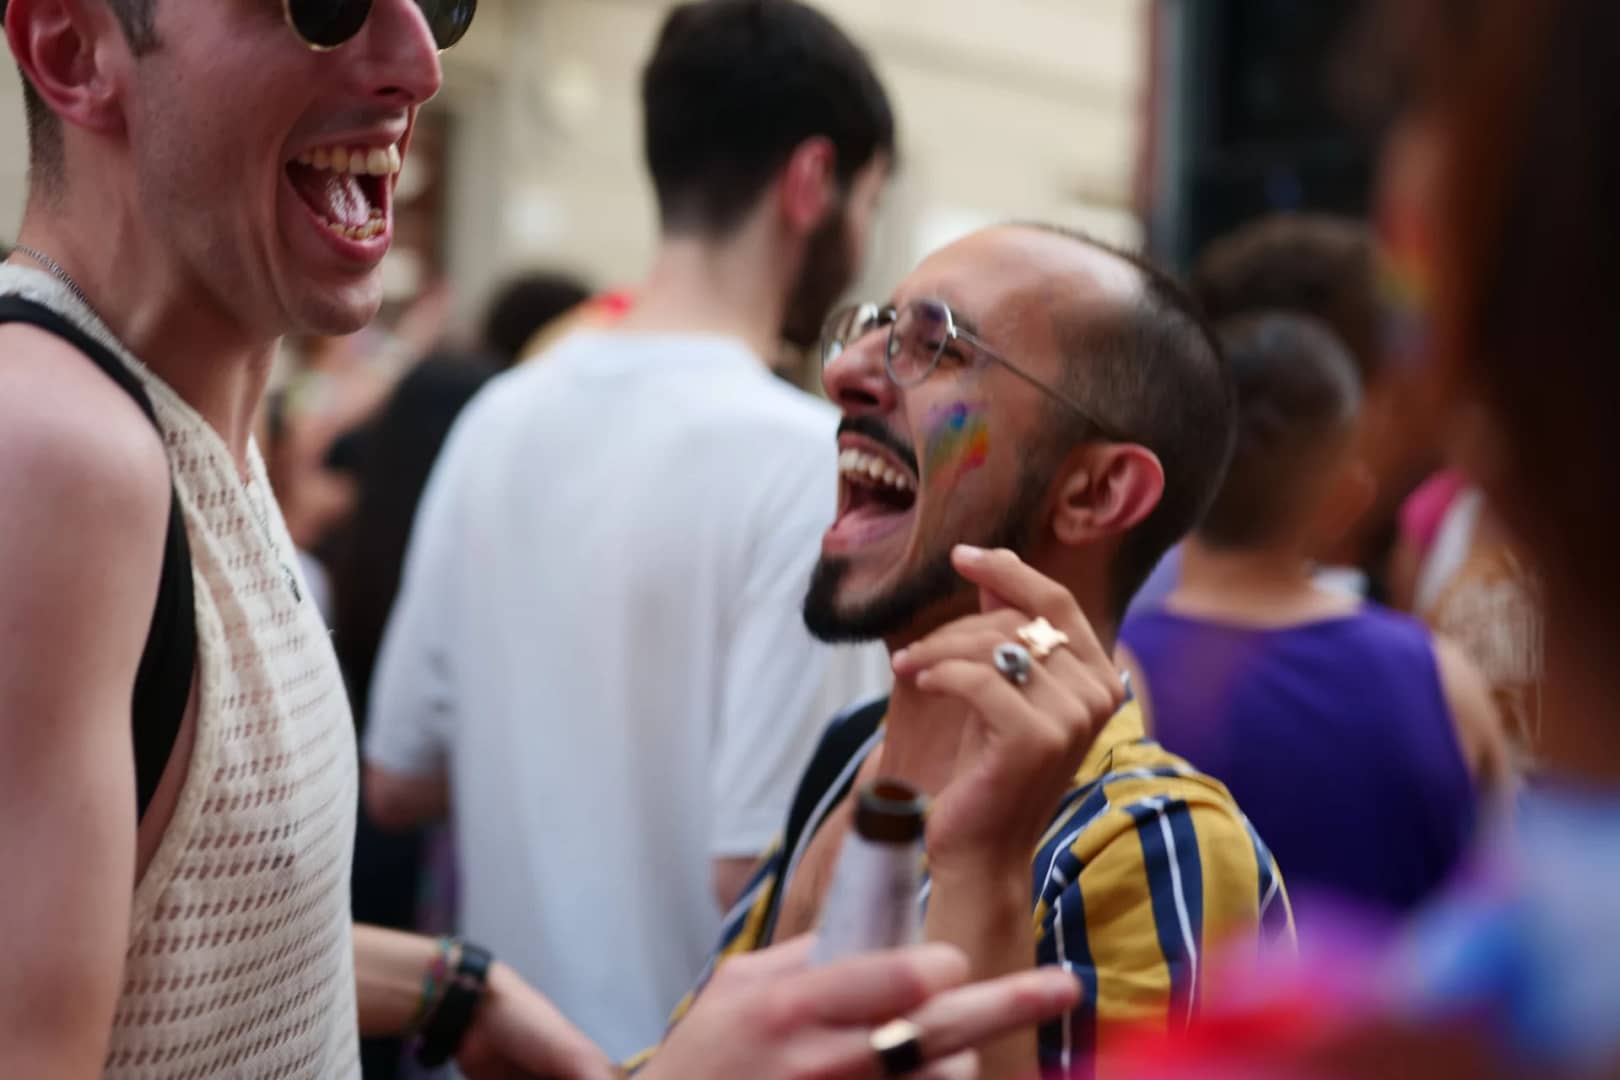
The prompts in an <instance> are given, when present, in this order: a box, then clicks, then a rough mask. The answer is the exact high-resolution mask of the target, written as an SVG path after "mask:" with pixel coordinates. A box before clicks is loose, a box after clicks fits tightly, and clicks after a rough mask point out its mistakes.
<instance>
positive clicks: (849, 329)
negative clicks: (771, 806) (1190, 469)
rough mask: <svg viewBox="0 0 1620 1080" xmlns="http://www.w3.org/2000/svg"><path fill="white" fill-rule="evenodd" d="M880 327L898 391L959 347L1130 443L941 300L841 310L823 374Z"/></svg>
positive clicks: (826, 339)
mask: <svg viewBox="0 0 1620 1080" xmlns="http://www.w3.org/2000/svg"><path fill="white" fill-rule="evenodd" d="M884 327H888V330H889V338H888V343H887V346H886V348H885V349H884V354H883V356H884V367H885V368H886V369H887V370H888V373H889V378H890V379H891V380H893V382H894V384H895V385H896V386H899V387H904V388H909V387H913V386H917V385H919V384H921V383H922V382H923V381H924V380H925V379H927V378H928V376H930V375H932V374H933V373H934V369H935V368H937V367H939V363H940V358H941V357H944V356H946V355H948V354H950V353H951V352H952V350H953V349H954V348H956V347H957V346H959V345H967V346H969V347H970V348H972V349H973V351H974V352H976V353H978V354H979V355H981V356H983V357H985V358H986V359H988V360H993V361H994V362H996V363H997V364H1000V365H1001V366H1002V367H1004V368H1006V369H1007V370H1008V371H1010V372H1012V373H1013V374H1014V375H1016V376H1018V377H1019V378H1020V379H1022V380H1024V381H1025V382H1027V383H1029V384H1030V385H1031V386H1033V387H1035V388H1036V389H1037V390H1039V391H1040V392H1041V393H1043V394H1046V395H1047V396H1048V397H1050V398H1052V400H1054V401H1056V402H1059V403H1060V404H1062V405H1066V406H1068V407H1069V408H1070V409H1072V410H1074V411H1075V412H1076V413H1078V414H1079V415H1080V417H1081V418H1082V419H1083V420H1085V421H1086V422H1087V423H1088V424H1090V425H1091V426H1092V427H1094V428H1096V429H1097V431H1098V432H1099V433H1101V434H1102V435H1103V436H1104V437H1105V438H1108V439H1111V440H1113V441H1115V442H1125V441H1129V440H1126V439H1124V438H1122V437H1121V436H1118V435H1115V434H1114V433H1113V432H1112V430H1111V429H1110V428H1109V427H1108V426H1107V425H1105V424H1103V423H1102V422H1100V421H1099V420H1097V418H1096V417H1095V416H1094V415H1093V414H1092V412H1091V410H1089V409H1087V408H1086V407H1085V406H1084V405H1082V404H1080V403H1079V402H1078V401H1076V400H1074V399H1073V398H1072V397H1070V396H1069V395H1068V394H1065V393H1064V392H1063V391H1061V390H1059V389H1057V388H1056V387H1052V386H1048V385H1047V384H1046V383H1044V382H1042V381H1041V380H1040V379H1037V378H1036V377H1035V376H1033V375H1031V374H1030V373H1029V372H1027V371H1025V370H1024V369H1023V368H1021V367H1019V366H1018V365H1017V364H1014V363H1013V362H1012V361H1011V360H1008V359H1007V358H1006V357H1004V356H1001V355H1000V354H998V353H997V352H996V351H995V350H994V349H992V348H990V346H988V345H986V344H985V343H984V342H983V341H981V340H979V339H978V338H977V337H975V336H974V335H973V334H971V333H969V332H968V331H966V330H964V329H962V328H961V327H960V326H958V325H957V324H956V316H955V315H954V314H953V313H952V312H951V308H950V305H949V304H947V303H945V302H944V301H943V300H926V299H923V300H910V301H907V302H906V303H905V304H903V305H901V306H899V307H895V306H894V305H892V304H890V305H879V304H871V303H866V304H850V305H849V306H847V307H842V308H839V309H838V310H837V311H834V312H833V313H832V314H831V315H830V316H828V318H827V321H826V323H824V324H823V325H822V330H821V366H822V369H823V370H825V369H826V368H827V367H828V366H829V365H830V364H832V363H833V362H834V361H836V360H837V359H838V357H839V356H841V355H842V354H843V352H844V350H845V349H847V348H849V347H850V346H851V345H853V344H855V343H856V342H857V341H859V340H861V339H862V338H864V337H865V336H866V335H868V334H870V333H872V332H873V331H874V330H880V329H882V328H884ZM958 359H959V360H961V361H962V362H964V363H965V362H966V360H967V358H966V357H962V356H958Z"/></svg>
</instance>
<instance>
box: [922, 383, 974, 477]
mask: <svg viewBox="0 0 1620 1080" xmlns="http://www.w3.org/2000/svg"><path fill="white" fill-rule="evenodd" d="M989 457H990V426H989V424H988V423H987V422H986V420H985V415H984V407H983V406H982V405H979V404H977V403H974V402H967V401H957V402H954V403H952V404H950V405H944V406H941V407H939V408H937V409H935V410H933V411H932V412H930V413H929V415H928V438H927V448H926V451H925V454H924V459H923V460H924V470H925V475H926V478H927V480H928V482H930V483H933V482H935V481H936V480H937V481H938V482H939V483H941V484H942V485H944V486H946V487H952V486H954V485H955V484H956V483H957V482H958V481H960V480H961V479H962V478H963V477H965V476H966V475H967V474H969V473H971V472H973V471H974V470H975V469H978V468H980V467H981V466H983V465H984V463H985V462H986V461H987V460H989Z"/></svg>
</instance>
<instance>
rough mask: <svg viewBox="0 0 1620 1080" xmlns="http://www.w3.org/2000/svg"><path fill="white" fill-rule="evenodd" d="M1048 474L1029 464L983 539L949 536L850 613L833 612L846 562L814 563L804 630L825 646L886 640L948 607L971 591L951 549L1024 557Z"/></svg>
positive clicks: (1044, 465) (1045, 466) (1045, 465)
mask: <svg viewBox="0 0 1620 1080" xmlns="http://www.w3.org/2000/svg"><path fill="white" fill-rule="evenodd" d="M1052 472H1053V463H1051V462H1048V461H1034V462H1031V464H1030V465H1029V466H1027V467H1026V468H1025V469H1024V471H1023V473H1022V475H1020V477H1019V480H1018V491H1017V494H1016V495H1015V497H1014V498H1013V501H1012V504H1011V505H1010V506H1008V507H1007V510H1006V512H1005V513H1004V514H1002V516H1001V519H1000V521H998V522H997V523H996V527H995V528H994V529H992V530H990V531H989V533H988V535H986V536H960V537H952V538H951V539H950V540H949V542H948V543H942V544H940V545H939V546H938V548H937V549H936V550H935V551H933V552H932V553H930V554H929V555H928V556H927V557H926V558H925V559H924V560H923V563H922V565H921V566H920V567H918V568H917V571H916V572H915V573H913V574H912V575H911V576H909V577H907V578H905V579H904V580H902V581H901V582H900V583H899V584H897V585H895V587H894V588H892V589H890V590H889V591H888V592H887V593H885V594H884V595H882V596H879V597H877V598H876V599H873V600H871V601H869V602H867V603H866V604H865V605H864V606H862V607H860V608H859V609H857V610H855V611H841V610H839V608H838V588H839V586H840V585H842V584H843V582H844V578H845V577H846V576H847V575H848V574H849V560H848V559H844V558H837V557H834V558H828V557H826V556H823V557H822V558H821V560H820V561H819V562H817V563H816V569H815V572H814V573H813V574H812V575H811V576H810V589H809V591H808V592H807V593H806V594H805V597H804V625H805V626H806V627H808V628H809V630H810V633H811V634H813V635H815V637H816V638H818V639H819V640H821V641H825V642H828V643H838V642H854V641H875V640H878V639H880V638H887V637H891V636H893V635H895V634H898V633H900V632H901V631H903V630H904V629H905V628H906V627H907V626H909V625H911V624H912V623H913V622H914V621H915V620H916V619H917V617H918V616H919V615H921V614H923V613H924V612H925V611H927V610H928V609H929V608H932V607H935V606H938V605H942V604H947V603H949V602H950V601H952V600H954V599H957V598H959V597H961V596H962V595H963V594H964V593H966V592H971V591H972V590H973V589H974V586H972V585H970V584H968V582H966V581H964V580H963V578H962V576H961V575H960V574H958V573H957V572H956V568H955V567H954V566H952V565H951V549H952V548H953V547H955V546H956V545H957V544H959V543H966V544H975V545H977V546H979V547H985V548H1009V549H1011V550H1012V551H1014V552H1017V553H1018V555H1019V557H1021V558H1028V557H1029V547H1030V540H1031V539H1032V538H1033V536H1034V532H1035V525H1036V515H1037V514H1038V513H1039V511H1040V507H1041V503H1042V502H1043V501H1044V500H1045V497H1046V489H1047V486H1048V485H1049V484H1050V482H1051V479H1052Z"/></svg>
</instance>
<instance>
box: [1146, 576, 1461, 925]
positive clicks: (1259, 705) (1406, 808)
mask: <svg viewBox="0 0 1620 1080" xmlns="http://www.w3.org/2000/svg"><path fill="white" fill-rule="evenodd" d="M1123 636H1124V639H1125V640H1126V641H1127V642H1128V644H1129V647H1130V650H1131V653H1132V655H1133V656H1134V657H1135V659H1136V662H1137V665H1138V669H1139V670H1140V672H1141V673H1142V677H1143V681H1144V682H1145V683H1146V685H1147V686H1148V687H1150V688H1151V689H1150V690H1149V691H1148V692H1149V693H1150V694H1151V696H1152V703H1153V732H1154V736H1155V738H1157V739H1158V740H1159V741H1160V742H1161V743H1162V744H1163V745H1165V746H1166V747H1170V748H1172V749H1173V750H1174V752H1175V753H1178V754H1180V755H1182V756H1183V757H1186V758H1187V759H1188V760H1190V761H1193V762H1196V763H1197V764H1198V767H1199V768H1200V769H1203V770H1204V771H1206V772H1208V773H1210V774H1211V775H1213V776H1217V777H1219V778H1220V779H1221V781H1222V782H1223V783H1224V784H1226V786H1227V788H1228V789H1230V790H1231V792H1232V795H1233V797H1234V798H1236V799H1237V801H1238V804H1239V805H1241V806H1242V807H1243V809H1244V812H1245V813H1246V814H1247V815H1248V816H1249V819H1250V820H1251V821H1253V822H1254V824H1255V827H1256V828H1257V829H1258V830H1259V831H1260V833H1261V835H1262V836H1264V837H1265V838H1266V842H1267V844H1269V845H1270V846H1271V849H1272V853H1273V854H1274V855H1275V856H1276V857H1277V862H1278V864H1279V865H1280V866H1282V867H1283V868H1284V869H1285V871H1286V873H1287V874H1288V884H1289V888H1290V890H1291V891H1292V892H1293V893H1294V895H1295V898H1296V901H1297V900H1298V899H1299V898H1300V897H1301V896H1306V897H1308V896H1309V894H1310V893H1311V891H1312V890H1313V889H1314V890H1330V891H1332V892H1335V893H1340V894H1343V895H1346V896H1350V897H1354V898H1355V899H1357V900H1359V901H1363V902H1366V903H1370V904H1374V905H1376V906H1378V907H1380V908H1388V909H1394V910H1400V911H1405V910H1409V909H1410V908H1412V907H1413V906H1414V905H1415V904H1416V903H1417V902H1418V901H1419V900H1421V899H1422V898H1423V897H1425V896H1427V895H1429V894H1430V893H1431V892H1432V891H1433V890H1434V889H1435V888H1436V887H1437V886H1439V885H1440V884H1441V883H1442V882H1443V881H1444V880H1445V878H1446V875H1447V874H1448V873H1449V872H1450V870H1451V869H1452V868H1453V867H1454V866H1455V865H1456V863H1457V860H1458V859H1459V858H1460V857H1461V855H1462V854H1463V853H1464V851H1465V849H1466V846H1467V844H1468V841H1469V839H1470V837H1471V836H1472V835H1473V830H1474V822H1475V816H1476V814H1475V798H1474V788H1473V781H1472V780H1471V778H1470V776H1469V773H1468V769H1467V766H1466V765H1465V763H1464V760H1463V755H1462V752H1461V750H1460V748H1459V746H1458V742H1457V735H1456V732H1455V730H1454V728H1453V725H1452V719H1451V711H1450V708H1449V707H1448V705H1447V704H1446V699H1445V694H1444V691H1443V689H1442V687H1441V683H1440V675H1439V670H1438V668H1437V666H1436V662H1435V654H1434V644H1433V641H1432V639H1431V638H1430V636H1429V634H1428V632H1427V631H1426V630H1425V629H1424V628H1423V626H1422V625H1421V624H1419V623H1418V622H1417V621H1416V620H1413V619H1410V618H1408V617H1406V616H1403V615H1400V614H1398V613H1396V612H1392V611H1388V610H1386V609H1384V608H1381V607H1379V606H1378V605H1376V604H1370V603H1369V604H1366V605H1363V606H1362V607H1360V608H1359V609H1358V610H1356V611H1353V612H1348V613H1345V614H1341V615H1328V616H1325V617H1323V618H1319V619H1313V620H1309V621H1305V622H1300V623H1294V624H1291V625H1285V626H1253V625H1243V624H1241V623H1236V622H1225V621H1222V620H1220V619H1217V618H1209V617H1197V616H1189V615H1182V614H1178V613H1177V612H1176V611H1174V610H1173V609H1164V608H1161V609H1159V610H1155V611H1148V612H1144V613H1140V614H1138V615H1136V616H1134V617H1132V618H1131V620H1130V621H1128V622H1127V623H1126V625H1125V629H1124V633H1123Z"/></svg>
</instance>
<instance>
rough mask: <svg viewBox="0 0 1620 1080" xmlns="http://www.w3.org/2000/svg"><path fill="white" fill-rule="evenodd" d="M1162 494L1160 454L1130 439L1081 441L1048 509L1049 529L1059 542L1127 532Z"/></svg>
mask: <svg viewBox="0 0 1620 1080" xmlns="http://www.w3.org/2000/svg"><path fill="white" fill-rule="evenodd" d="M1163 495H1164V466H1163V465H1161V464H1160V463H1159V457H1158V455H1157V454H1155V453H1153V451H1151V450H1149V449H1148V448H1147V447H1145V446H1138V445H1136V444H1135V443H1099V444H1094V445H1091V446H1086V447H1082V448H1080V449H1079V450H1077V451H1075V455H1074V457H1072V458H1071V459H1070V468H1069V471H1068V474H1067V475H1066V477H1065V478H1064V480H1063V484H1062V486H1061V487H1060V488H1059V489H1058V498H1057V504H1056V505H1055V506H1054V507H1053V509H1052V531H1053V533H1055V534H1056V536H1057V538H1058V540H1059V541H1060V542H1061V543H1064V544H1068V545H1079V544H1084V543H1089V542H1092V541H1096V540H1100V539H1102V538H1104V537H1108V536H1119V535H1121V534H1123V533H1126V532H1129V531H1130V530H1131V529H1134V528H1135V527H1136V526H1137V525H1139V524H1141V522H1142V520H1143V519H1144V518H1146V517H1147V516H1148V515H1149V514H1151V513H1152V512H1153V508H1154V507H1156V506H1158V505H1159V499H1160V498H1161V497H1162V496H1163Z"/></svg>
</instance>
